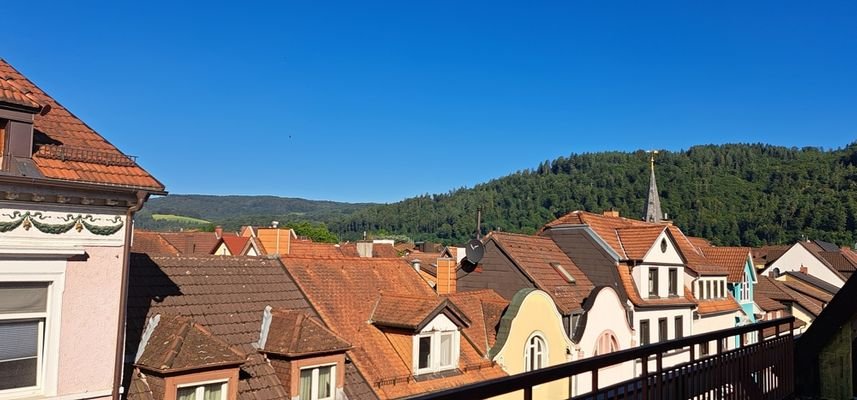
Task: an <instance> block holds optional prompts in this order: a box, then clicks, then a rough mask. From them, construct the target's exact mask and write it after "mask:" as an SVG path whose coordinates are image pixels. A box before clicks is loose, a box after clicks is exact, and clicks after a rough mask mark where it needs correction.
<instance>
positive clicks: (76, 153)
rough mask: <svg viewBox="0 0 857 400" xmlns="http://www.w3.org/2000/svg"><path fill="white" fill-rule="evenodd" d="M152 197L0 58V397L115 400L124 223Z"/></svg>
mask: <svg viewBox="0 0 857 400" xmlns="http://www.w3.org/2000/svg"><path fill="white" fill-rule="evenodd" d="M153 193H157V194H164V186H163V185H162V184H161V183H160V182H158V181H157V180H156V179H155V178H154V177H152V176H151V175H150V174H149V173H148V172H146V171H145V170H144V169H142V168H141V167H140V166H139V165H138V164H137V163H136V161H135V160H134V158H133V157H130V156H127V155H125V154H124V153H122V152H121V151H119V150H118V149H117V148H116V147H114V146H113V145H112V144H110V142H108V141H107V140H105V139H104V138H103V137H101V136H100V135H99V134H98V133H96V132H95V131H93V130H92V129H91V128H90V127H89V126H87V125H86V124H85V123H83V122H82V121H81V120H79V119H78V118H77V117H75V116H74V115H73V114H71V113H70V112H69V111H68V110H67V109H66V108H65V107H63V106H62V105H60V104H59V103H58V102H56V101H55V100H54V99H52V98H51V97H50V96H48V95H47V94H46V93H44V92H43V91H42V90H41V89H39V88H38V87H37V86H36V85H35V84H33V83H32V82H31V81H30V80H28V79H27V78H26V77H24V76H23V75H22V74H21V73H20V72H18V71H17V70H15V69H14V68H13V67H12V66H11V65H9V64H8V63H7V62H6V61H4V60H0V398H3V399H14V398H49V397H57V398H62V399H68V400H71V399H92V398H107V397H110V396H118V387H119V381H120V377H121V368H122V349H123V335H124V330H125V327H124V315H125V314H124V309H125V307H124V299H125V291H126V287H127V277H128V249H129V242H130V237H131V232H132V229H131V226H132V218H133V216H134V213H135V212H136V211H138V210H139V209H140V208H141V207H142V206H143V203H144V202H145V201H146V199H147V198H148V196H149V195H150V194H153Z"/></svg>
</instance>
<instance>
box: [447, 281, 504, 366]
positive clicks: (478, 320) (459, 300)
mask: <svg viewBox="0 0 857 400" xmlns="http://www.w3.org/2000/svg"><path fill="white" fill-rule="evenodd" d="M445 297H446V298H448V299H449V300H451V301H452V302H453V304H455V305H456V306H458V308H459V309H460V310H461V311H463V312H464V313H465V314H466V315H468V316H470V318H471V319H470V321H471V323H470V326H468V327H466V328H464V329H463V330H462V333H463V334H464V336H466V337H467V340H468V341H470V343H471V344H473V346H474V347H475V348H476V350H477V351H478V352H479V354H482V355H483V356H485V355H487V354H488V350H489V349H490V348H491V347H493V346H494V343H495V342H496V340H497V328H498V326H499V325H500V319H501V318H502V317H503V312H504V311H505V310H506V307H507V306H508V305H509V302H508V301H507V300H506V299H504V298H503V297H502V296H500V295H499V294H498V293H497V292H495V291H494V290H491V289H481V290H473V291H467V292H458V293H452V294H449V295H446V296H445Z"/></svg>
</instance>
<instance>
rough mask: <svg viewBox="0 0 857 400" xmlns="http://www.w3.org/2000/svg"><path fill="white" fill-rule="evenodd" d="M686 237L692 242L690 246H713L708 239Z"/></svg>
mask: <svg viewBox="0 0 857 400" xmlns="http://www.w3.org/2000/svg"><path fill="white" fill-rule="evenodd" d="M685 237H686V238H687V240H688V241H689V242H690V244H692V245H693V246H694V247H696V248H702V247H711V246H712V244H711V242H710V241H709V240H708V239H706V238H701V237H696V236H687V235H685Z"/></svg>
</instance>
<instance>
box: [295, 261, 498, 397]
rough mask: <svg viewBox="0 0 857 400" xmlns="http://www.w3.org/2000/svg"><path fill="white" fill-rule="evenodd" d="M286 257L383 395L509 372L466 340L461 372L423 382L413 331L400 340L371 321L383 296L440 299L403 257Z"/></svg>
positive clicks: (405, 393) (323, 315)
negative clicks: (415, 363) (415, 362)
mask: <svg viewBox="0 0 857 400" xmlns="http://www.w3.org/2000/svg"><path fill="white" fill-rule="evenodd" d="M283 263H284V264H285V265H286V268H287V269H288V271H289V272H290V273H291V275H292V276H294V277H295V280H296V281H297V282H298V284H300V286H301V288H302V289H303V291H304V293H306V294H307V296H308V297H309V298H310V299H311V300H312V302H313V305H315V306H316V308H317V310H318V312H319V314H320V315H321V318H322V320H323V321H324V322H325V323H326V324H327V325H328V326H329V327H330V328H331V330H333V331H334V332H336V333H337V334H338V335H340V336H341V337H343V338H344V339H345V340H348V341H349V342H351V343H352V345H353V346H354V347H353V348H352V349H351V350H349V351H348V356H349V358H350V359H351V360H352V361H353V363H354V365H355V366H356V367H357V369H358V370H359V372H360V373H361V374H362V375H363V376H364V377H365V378H366V380H367V381H368V382H369V384H370V385H371V386H372V388H373V390H374V391H375V392H376V394H377V395H378V396H379V397H381V398H398V397H405V396H410V395H414V394H418V393H426V392H430V391H435V390H441V389H446V388H451V387H455V386H459V385H463V384H467V383H474V382H478V381H483V380H487V379H491V378H496V377H501V376H504V375H505V373H504V372H503V371H502V370H501V369H500V368H499V367H497V366H494V365H492V364H491V363H490V362H487V361H486V360H485V359H484V358H483V357H482V355H481V354H480V353H479V352H478V351H477V350H476V348H474V347H473V346H472V345H470V344H469V342H466V341H462V342H461V354H460V361H459V367H460V368H459V369H460V370H461V371H462V373H461V374H458V375H455V376H451V377H446V378H436V379H428V380H421V381H419V382H417V381H415V380H414V379H413V370H412V368H411V365H410V363H411V359H412V354H411V352H410V351H411V350H410V349H409V347H408V346H409V344H408V343H410V337H408V338H407V339H408V340H399V339H402V338H399V337H396V334H395V333H391V332H389V331H386V330H383V329H381V328H380V327H378V326H376V325H374V324H372V323H370V322H369V321H370V318H371V317H372V314H373V311H374V310H375V306H376V304H378V301H379V298H380V297H381V296H399V297H410V298H422V299H426V300H427V301H437V299H438V296H437V294H436V293H434V291H433V290H432V289H431V288H429V287H428V285H426V284H425V282H424V281H423V280H422V278H421V277H420V276H419V275H418V274H417V272H416V271H415V270H414V268H413V267H411V266H410V265H409V264H408V263H407V262H406V261H405V260H403V259H390V258H339V259H337V258H321V257H306V258H298V257H283ZM468 318H469V316H468ZM469 319H471V320H472V319H473V318H469ZM400 336H401V335H400Z"/></svg>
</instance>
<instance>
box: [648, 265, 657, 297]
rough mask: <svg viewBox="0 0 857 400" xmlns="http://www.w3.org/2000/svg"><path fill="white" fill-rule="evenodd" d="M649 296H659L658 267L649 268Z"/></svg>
mask: <svg viewBox="0 0 857 400" xmlns="http://www.w3.org/2000/svg"><path fill="white" fill-rule="evenodd" d="M649 297H658V269H657V268H649Z"/></svg>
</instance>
